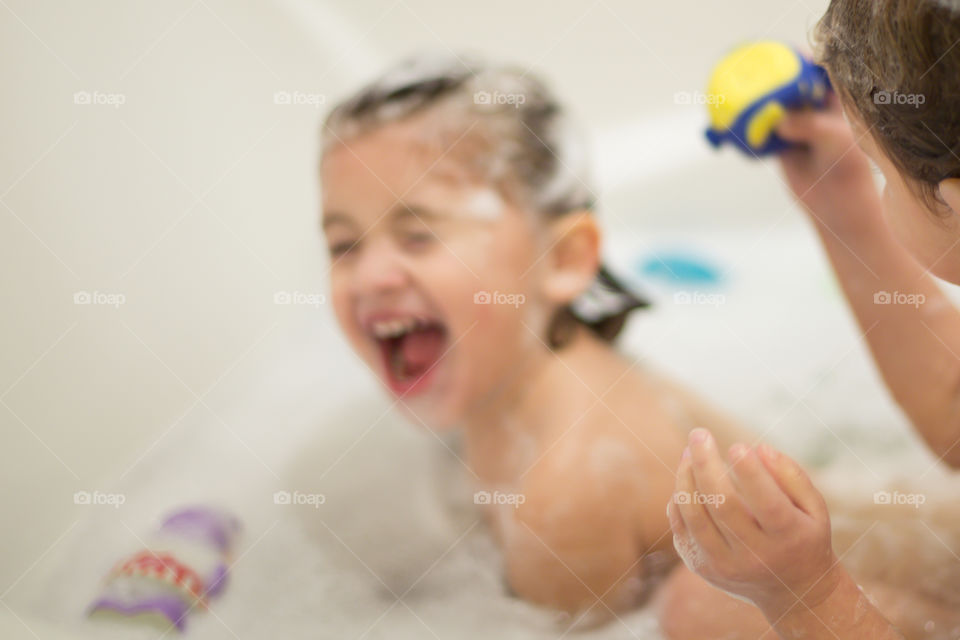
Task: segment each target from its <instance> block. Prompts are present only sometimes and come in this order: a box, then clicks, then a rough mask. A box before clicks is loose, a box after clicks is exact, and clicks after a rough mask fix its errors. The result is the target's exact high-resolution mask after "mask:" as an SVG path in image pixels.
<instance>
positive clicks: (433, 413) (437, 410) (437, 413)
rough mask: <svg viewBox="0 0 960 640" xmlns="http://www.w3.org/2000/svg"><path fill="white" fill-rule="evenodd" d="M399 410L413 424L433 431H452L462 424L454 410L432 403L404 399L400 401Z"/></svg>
mask: <svg viewBox="0 0 960 640" xmlns="http://www.w3.org/2000/svg"><path fill="white" fill-rule="evenodd" d="M400 412H401V414H403V416H404V417H405V418H406V419H407V420H408V421H409V422H410V423H412V424H413V425H415V426H420V427H424V428H426V429H429V430H430V431H433V432H434V433H446V432H448V431H453V430H454V429H456V428H457V427H458V426H459V425H460V424H462V421H461V419H460V416H459V415H457V414H456V412H453V411H451V410H450V409H449V408H446V407H440V406H437V405H436V404H434V403H430V404H428V403H427V402H418V401H417V400H413V401H404V402H402V403H400Z"/></svg>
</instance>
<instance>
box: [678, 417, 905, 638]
mask: <svg viewBox="0 0 960 640" xmlns="http://www.w3.org/2000/svg"><path fill="white" fill-rule="evenodd" d="M668 515H669V517H670V524H671V528H672V529H673V534H674V544H675V545H676V546H677V549H678V551H679V552H680V554H681V556H682V557H683V558H684V561H685V562H686V563H687V566H688V567H690V569H691V570H692V571H695V572H696V573H698V574H699V575H700V576H701V577H703V578H704V579H705V580H707V581H708V582H710V583H711V584H713V585H714V586H716V587H718V588H720V589H723V590H724V591H727V592H728V593H732V594H735V595H737V596H740V597H742V598H745V599H748V600H750V601H751V602H753V603H754V604H755V605H756V606H757V607H758V608H759V609H760V610H761V611H762V612H763V614H764V616H765V617H766V618H767V620H768V621H769V623H770V625H771V626H772V627H773V629H774V630H775V631H776V632H777V633H778V634H779V635H780V636H781V637H783V638H797V637H804V638H811V639H819V638H824V639H827V638H829V639H836V640H865V639H871V640H894V639H899V640H902V638H903V636H902V635H900V633H899V632H898V631H897V630H896V629H895V628H894V627H893V626H892V625H891V624H890V623H889V622H888V621H887V620H886V619H885V618H884V617H883V616H882V615H881V614H880V612H879V611H877V609H876V608H875V607H873V605H871V604H870V602H869V601H868V600H867V599H866V597H865V596H864V595H863V593H862V592H861V591H860V589H859V587H858V586H857V585H856V583H855V582H854V581H853V579H852V578H851V577H850V575H849V574H847V572H846V571H845V570H844V569H843V567H842V566H841V565H840V564H839V562H838V560H837V557H836V555H835V554H834V553H833V549H832V547H831V541H830V519H829V514H828V513H827V508H826V505H825V504H824V501H823V498H822V497H821V496H820V494H819V492H818V491H817V490H816V488H815V487H814V486H813V484H812V483H811V482H810V479H809V478H808V477H807V475H806V473H805V472H804V471H803V470H802V469H801V468H800V466H799V465H797V464H796V463H795V462H794V461H793V460H791V459H789V458H787V457H786V456H784V455H783V454H780V453H779V452H776V451H774V450H773V449H770V448H769V447H766V446H763V445H761V447H759V448H757V449H751V448H748V447H746V446H744V445H735V446H734V447H731V450H730V468H729V469H728V468H727V465H726V464H724V462H723V460H722V459H721V457H720V454H719V451H718V450H717V443H716V441H715V440H714V439H713V437H712V436H711V435H710V434H709V432H707V431H705V430H703V429H696V430H694V431H693V432H691V434H690V440H689V447H688V449H687V452H685V454H684V456H683V459H682V460H681V462H680V467H679V469H678V471H677V493H676V494H675V497H674V499H673V500H672V501H671V502H670V503H669V504H668Z"/></svg>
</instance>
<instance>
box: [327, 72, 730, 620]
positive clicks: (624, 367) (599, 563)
mask: <svg viewBox="0 0 960 640" xmlns="http://www.w3.org/2000/svg"><path fill="white" fill-rule="evenodd" d="M321 145H322V157H321V162H320V174H321V188H322V208H323V229H324V234H325V237H326V241H327V243H328V247H329V252H330V259H331V266H330V287H331V298H332V301H333V305H334V309H335V313H336V317H337V320H338V322H339V324H340V326H341V328H342V330H343V333H344V334H345V336H346V338H347V340H348V341H349V342H350V344H351V345H352V347H353V349H354V350H355V351H356V353H357V354H358V355H359V356H360V358H362V360H363V361H364V362H365V363H366V364H367V365H368V366H369V368H370V369H371V371H372V372H373V373H374V374H375V375H376V376H377V377H378V378H379V380H380V381H381V382H382V383H383V385H384V386H385V387H386V389H387V390H388V391H389V393H390V394H392V396H393V397H394V398H395V400H396V403H397V405H398V406H399V408H400V409H401V410H402V411H403V413H404V414H405V415H406V416H407V417H409V418H410V421H411V422H413V423H414V424H417V425H424V426H426V427H427V428H430V429H434V430H437V431H442V430H449V429H453V428H460V429H462V431H463V435H464V449H465V458H466V463H467V464H468V466H469V467H470V469H471V470H472V472H473V474H474V475H475V476H476V478H477V480H478V487H477V488H478V489H480V490H484V491H489V492H491V493H492V494H493V495H499V496H507V497H508V498H511V497H512V499H508V500H503V501H500V500H494V501H491V504H488V505H485V509H487V513H486V515H487V517H488V521H489V522H490V524H491V528H492V530H493V532H494V535H495V536H496V537H497V539H498V542H499V544H500V546H501V548H502V551H503V557H504V563H505V573H506V578H507V581H508V583H509V585H510V587H511V589H512V590H513V592H514V593H516V594H517V595H519V596H521V597H523V598H525V599H528V600H530V601H532V602H535V603H539V604H542V605H547V606H550V607H555V608H559V609H563V610H566V611H568V612H571V613H574V614H577V615H578V616H579V615H582V616H583V617H586V615H587V614H588V612H589V613H590V617H591V618H592V617H594V616H595V615H598V614H599V615H601V616H607V615H610V614H611V613H613V612H616V611H618V610H621V609H624V608H627V607H631V606H634V605H635V604H636V603H638V602H639V601H641V600H642V599H643V598H644V597H645V595H646V594H647V593H649V590H650V587H651V586H652V585H653V584H654V583H655V578H656V577H657V576H656V573H657V571H656V568H655V567H656V566H657V564H658V563H656V562H652V561H650V560H651V559H655V558H660V559H666V561H667V563H668V564H669V562H670V560H671V559H673V558H675V556H674V551H673V547H672V544H671V536H670V535H669V531H670V529H669V525H668V522H667V518H666V514H665V513H664V510H663V504H664V503H665V502H666V501H667V499H668V497H669V496H670V494H671V493H673V490H674V484H675V475H674V467H675V464H676V460H677V459H679V457H680V453H681V451H682V450H683V448H684V442H685V438H686V435H687V433H688V432H689V431H690V429H691V428H693V426H695V425H706V426H709V427H710V428H711V429H713V430H714V431H715V432H716V433H718V437H721V439H724V438H727V441H728V442H730V443H732V442H733V441H734V437H735V436H734V435H733V434H735V433H737V427H736V426H735V425H734V424H733V423H731V422H730V421H727V420H726V419H725V418H723V417H722V416H720V415H719V414H717V413H715V412H714V411H713V410H711V409H710V408H708V407H707V406H706V405H704V404H703V403H702V402H701V401H699V400H698V399H697V398H695V397H694V396H693V395H692V394H690V393H688V392H687V391H685V390H684V389H682V388H681V387H679V386H677V385H675V384H672V383H671V382H668V381H666V380H664V379H663V378H661V377H658V376H657V375H655V374H654V373H653V372H651V371H649V370H647V369H646V368H644V367H641V366H638V363H636V362H631V361H630V360H628V359H627V358H625V357H624V356H623V355H621V354H620V353H618V352H617V350H616V349H615V347H614V345H613V339H614V338H615V337H616V335H617V334H618V333H619V331H620V329H621V328H622V326H623V325H624V322H625V320H626V318H627V314H629V313H630V311H631V310H633V309H635V308H637V307H640V306H643V302H642V300H640V299H639V298H637V297H636V296H634V295H633V294H631V293H629V292H628V290H627V289H626V288H624V287H623V286H622V285H620V284H619V283H618V282H617V281H616V280H615V279H613V278H612V276H611V275H610V274H609V272H607V270H606V269H604V268H602V267H601V265H600V254H601V238H600V231H599V229H598V226H597V222H596V220H595V217H594V212H593V207H594V194H593V192H592V190H591V188H590V186H589V175H588V174H589V171H588V166H587V163H586V158H585V155H584V148H583V144H582V141H581V140H580V139H579V138H578V136H577V135H576V131H575V130H574V128H573V125H572V123H571V121H570V119H569V118H568V116H567V114H566V113H565V110H564V108H563V107H562V106H561V105H560V104H558V103H557V101H556V100H555V98H554V97H553V96H552V95H551V93H550V92H549V90H548V89H547V88H546V87H545V86H544V84H543V83H541V82H540V81H539V80H538V79H536V78H535V77H534V76H533V75H531V74H530V73H529V72H528V71H526V70H523V69H514V68H509V67H498V66H491V65H487V64H483V63H481V62H477V61H475V60H472V59H471V60H469V61H466V60H461V59H459V58H457V59H451V58H448V57H438V56H429V55H428V56H420V57H417V58H414V59H411V60H408V61H406V62H404V63H402V64H400V65H398V66H396V67H395V68H393V69H391V70H389V71H388V72H386V73H385V74H384V75H383V76H381V77H380V78H378V79H376V80H374V81H373V82H372V83H370V84H368V85H366V86H364V87H363V88H361V89H360V90H359V91H358V92H357V93H356V94H355V95H353V96H352V97H350V98H348V99H347V100H345V101H343V102H341V103H340V104H338V105H337V106H336V107H335V108H334V109H333V111H332V112H331V113H330V115H329V116H328V118H327V120H326V121H325V123H324V126H323V129H322V141H321ZM737 437H739V434H738V436H737ZM521 496H522V499H521V498H520V497H521Z"/></svg>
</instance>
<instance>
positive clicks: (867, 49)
mask: <svg viewBox="0 0 960 640" xmlns="http://www.w3.org/2000/svg"><path fill="white" fill-rule="evenodd" d="M814 40H815V45H816V49H817V59H818V62H819V63H820V64H822V65H824V66H825V67H826V68H827V69H828V70H829V71H830V77H831V79H832V81H833V84H834V86H835V87H836V88H837V91H838V92H839V94H840V96H841V98H842V99H843V102H844V104H845V105H846V106H848V107H852V108H853V111H854V112H855V113H856V114H857V115H859V117H860V119H861V120H862V121H863V122H864V124H866V126H867V127H868V128H869V129H870V131H871V134H872V135H873V137H874V139H875V140H876V141H877V144H878V145H879V147H880V148H881V150H882V151H883V152H884V154H885V155H886V156H887V157H889V158H890V160H891V162H893V164H894V166H895V167H896V168H897V170H898V171H900V173H901V174H902V175H903V176H904V177H906V178H909V180H908V182H909V183H910V184H911V186H913V187H914V188H915V189H916V190H917V191H918V195H920V196H921V198H922V199H923V200H924V201H925V202H926V204H927V205H928V207H930V208H931V209H935V206H934V205H935V204H936V203H937V202H942V201H941V200H940V199H939V195H938V190H937V186H938V185H939V184H940V182H942V181H943V180H946V179H947V178H956V177H960V47H957V46H956V45H957V41H958V40H960V0H832V2H831V3H830V6H829V8H828V9H827V11H826V13H825V14H824V16H823V18H821V20H820V22H819V24H818V25H817V27H816V31H815V33H814Z"/></svg>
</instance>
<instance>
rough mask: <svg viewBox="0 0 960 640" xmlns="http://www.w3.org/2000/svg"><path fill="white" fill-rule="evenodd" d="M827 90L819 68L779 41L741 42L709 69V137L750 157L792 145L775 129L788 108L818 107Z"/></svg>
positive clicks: (824, 98) (823, 103) (828, 81)
mask: <svg viewBox="0 0 960 640" xmlns="http://www.w3.org/2000/svg"><path fill="white" fill-rule="evenodd" d="M829 90H830V79H829V77H828V76H827V72H826V70H825V69H824V68H823V67H820V66H817V65H816V64H814V63H813V62H812V61H811V60H809V59H808V58H807V57H806V56H804V55H803V54H802V53H800V52H799V51H797V50H796V49H794V48H793V47H791V46H789V45H786V44H784V43H782V42H776V41H761V42H750V43H747V44H743V45H740V46H739V47H737V48H736V49H734V50H733V51H731V52H730V53H729V54H728V55H727V56H726V57H724V58H723V60H721V61H720V62H719V63H718V64H717V66H716V67H714V69H713V73H712V74H711V76H710V81H709V83H708V88H707V95H708V96H710V98H711V99H710V100H708V101H707V109H708V110H709V115H710V127H709V128H708V129H707V139H708V140H709V141H710V143H711V144H713V146H715V147H719V146H721V145H722V144H724V143H730V144H732V145H734V146H735V147H737V148H738V149H740V150H741V151H743V152H744V153H746V154H747V155H750V156H764V155H768V154H771V153H777V152H779V151H782V150H784V149H786V148H788V147H789V146H790V143H789V142H787V141H786V140H784V139H783V138H780V137H779V136H778V135H777V134H776V132H775V129H776V128H777V125H779V124H780V121H781V120H782V119H783V117H784V115H786V112H787V111H788V110H790V109H802V108H804V107H813V108H814V109H822V108H823V107H824V106H825V104H826V100H827V93H828V91H829Z"/></svg>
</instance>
